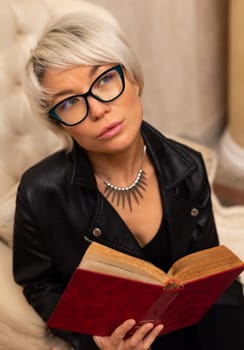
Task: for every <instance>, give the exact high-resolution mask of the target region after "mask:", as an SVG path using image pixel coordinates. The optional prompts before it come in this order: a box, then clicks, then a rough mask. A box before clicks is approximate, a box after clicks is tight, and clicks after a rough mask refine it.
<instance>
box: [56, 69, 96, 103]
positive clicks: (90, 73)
mask: <svg viewBox="0 0 244 350" xmlns="http://www.w3.org/2000/svg"><path fill="white" fill-rule="evenodd" d="M100 67H101V65H96V66H92V67H91V69H90V71H89V73H88V76H89V77H93V76H94V74H95V73H96V72H97V70H98V69H99V68H100ZM74 93H75V91H74V90H72V89H67V90H61V91H58V92H57V93H55V94H53V95H52V100H53V101H54V100H55V99H56V98H58V97H60V96H64V95H72V94H74Z"/></svg>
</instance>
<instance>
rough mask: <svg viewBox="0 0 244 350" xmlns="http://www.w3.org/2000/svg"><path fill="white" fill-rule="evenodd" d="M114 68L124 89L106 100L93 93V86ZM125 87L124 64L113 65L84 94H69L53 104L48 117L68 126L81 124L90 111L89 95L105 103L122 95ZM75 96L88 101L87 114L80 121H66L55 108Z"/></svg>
mask: <svg viewBox="0 0 244 350" xmlns="http://www.w3.org/2000/svg"><path fill="white" fill-rule="evenodd" d="M112 70H116V71H117V72H118V73H119V76H120V79H121V82H122V89H121V91H120V93H119V94H118V95H117V96H115V97H113V98H112V99H110V100H104V99H102V98H101V97H99V96H96V95H94V94H93V93H92V88H93V87H94V85H95V84H96V82H97V81H98V80H99V79H101V77H102V76H103V75H105V74H107V73H109V72H110V71H112ZM124 89H125V78H124V72H123V68H122V66H121V65H120V64H118V65H116V66H113V67H111V68H109V69H108V70H106V71H104V72H103V73H101V74H100V75H99V76H98V77H97V78H96V79H95V80H94V81H93V83H92V84H91V86H90V88H89V90H88V91H87V92H86V93H84V94H79V95H72V96H69V97H67V98H65V99H64V100H62V101H59V102H58V103H57V104H56V105H55V106H53V107H52V108H51V109H50V110H49V111H48V117H49V118H50V119H53V120H55V121H56V122H58V123H61V124H64V125H66V126H75V125H77V124H80V123H81V122H83V120H85V119H86V117H87V116H88V113H89V103H88V100H87V97H88V96H92V97H93V98H95V99H96V100H98V101H101V102H105V103H106V102H112V101H114V100H116V99H117V98H118V97H119V96H120V95H122V93H123V92H124ZM73 97H83V98H84V100H85V103H86V110H87V112H86V115H85V116H84V117H83V118H82V119H81V120H80V121H78V122H76V123H72V124H70V123H66V122H65V121H63V120H62V119H61V118H60V117H59V116H58V115H57V114H56V113H55V109H56V108H57V107H58V106H59V105H61V104H62V103H64V101H66V100H69V99H70V98H73Z"/></svg>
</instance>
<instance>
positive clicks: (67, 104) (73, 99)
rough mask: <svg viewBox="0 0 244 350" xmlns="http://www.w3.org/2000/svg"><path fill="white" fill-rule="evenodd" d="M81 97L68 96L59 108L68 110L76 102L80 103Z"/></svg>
mask: <svg viewBox="0 0 244 350" xmlns="http://www.w3.org/2000/svg"><path fill="white" fill-rule="evenodd" d="M79 101H80V99H79V97H77V96H74V97H70V98H67V99H66V100H65V101H63V102H62V103H61V104H60V105H59V108H60V109H62V110H67V109H69V108H71V107H73V106H74V105H75V104H77V103H79Z"/></svg>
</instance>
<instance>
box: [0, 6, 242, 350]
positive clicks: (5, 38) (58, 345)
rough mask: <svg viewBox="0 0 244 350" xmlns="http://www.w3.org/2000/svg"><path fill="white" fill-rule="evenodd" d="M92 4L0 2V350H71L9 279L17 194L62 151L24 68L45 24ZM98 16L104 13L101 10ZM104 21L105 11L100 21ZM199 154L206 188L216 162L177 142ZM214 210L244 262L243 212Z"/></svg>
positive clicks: (222, 233) (225, 239) (225, 237)
mask: <svg viewBox="0 0 244 350" xmlns="http://www.w3.org/2000/svg"><path fill="white" fill-rule="evenodd" d="M81 8H86V9H87V11H97V10H98V9H97V7H96V6H95V5H94V4H91V3H87V2H83V1H81V0H69V1H65V0H64V1H61V0H35V1H29V0H1V2H0V29H1V30H0V115H1V124H0V149H1V155H0V178H1V182H0V199H1V200H0V285H1V290H0V350H22V349H25V350H35V349H36V350H37V349H38V350H47V349H51V347H52V346H55V349H56V350H65V349H69V346H68V344H66V343H65V342H63V341H62V340H60V339H58V338H56V337H53V336H50V334H48V333H47V332H46V329H45V325H44V323H43V321H42V320H41V319H40V318H39V316H38V315H37V314H36V313H35V311H34V310H33V309H32V308H31V306H30V305H28V304H27V302H26V300H25V298H24V296H23V294H22V290H21V287H20V286H18V285H16V284H15V282H14V280H13V276H12V238H13V237H12V227H13V215H14V207H15V194H16V188H17V185H18V182H19V179H20V176H21V174H22V173H23V171H24V170H25V169H27V168H28V167H30V166H31V165H32V164H34V163H36V162H37V161H39V160H40V159H41V158H43V157H45V156H46V155H48V154H50V153H51V152H54V151H55V150H57V149H60V148H62V143H61V141H60V140H59V139H58V138H57V137H56V136H55V135H54V134H53V133H52V132H51V131H49V130H47V129H46V128H44V126H42V123H41V122H40V121H38V120H37V119H36V118H35V116H34V115H33V113H32V112H31V110H30V107H29V104H28V101H27V99H26V96H25V95H24V92H23V89H22V83H21V81H22V77H23V74H24V65H25V63H26V60H27V57H28V55H29V51H30V49H31V48H32V47H33V45H34V44H35V42H36V40H37V38H38V37H39V35H40V33H41V31H42V30H43V28H44V26H45V24H46V23H47V22H48V20H49V19H50V18H51V17H53V16H57V15H60V14H62V13H66V12H68V11H75V10H79V9H81ZM99 11H100V14H101V11H102V12H103V10H101V9H99ZM106 15H107V12H106V10H104V16H106ZM180 141H183V142H184V143H187V144H189V145H190V146H193V147H194V148H196V149H198V150H199V151H200V152H202V154H203V156H204V158H205V161H206V165H207V169H208V175H209V179H210V182H211V183H212V182H213V179H214V176H215V171H216V166H217V160H216V155H215V153H214V152H213V151H212V150H209V149H208V148H206V147H203V146H201V145H198V144H192V143H191V142H189V141H186V140H183V139H181V140H180ZM213 205H214V212H215V218H216V223H217V228H218V230H219V235H220V241H221V243H224V244H226V245H227V246H229V247H230V248H231V249H233V250H234V251H236V252H237V253H238V254H239V256H240V257H241V258H242V259H244V245H243V239H244V237H243V235H244V232H243V231H244V230H243V228H244V208H243V207H232V208H223V207H222V206H221V204H220V203H219V201H218V199H217V198H216V196H215V195H214V193H213Z"/></svg>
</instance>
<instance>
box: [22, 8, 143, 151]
mask: <svg viewBox="0 0 244 350" xmlns="http://www.w3.org/2000/svg"><path fill="white" fill-rule="evenodd" d="M109 63H119V64H121V65H122V66H124V68H125V69H126V71H127V73H128V75H129V77H130V79H131V80H132V81H136V82H137V83H138V85H139V91H140V94H141V93H142V90H143V75H142V71H141V66H140V64H139V62H138V59H137V57H136V55H135V54H134V52H133V51H132V50H131V48H130V46H129V45H128V43H127V41H126V39H125V37H124V34H123V32H122V30H121V28H120V26H119V24H118V22H117V21H116V20H115V18H114V17H113V16H112V15H110V14H109V13H108V16H104V15H102V16H101V15H99V13H97V12H95V13H94V11H93V12H88V11H84V12H77V13H69V14H67V15H64V16H62V17H60V18H59V19H57V20H56V21H55V22H52V23H50V24H49V25H48V27H47V28H46V30H45V32H44V33H43V35H42V36H41V38H40V40H39V41H38V43H37V45H36V47H35V48H34V49H33V50H32V53H31V57H30V59H29V61H28V63H27V67H26V73H27V74H26V77H25V82H24V85H25V90H26V93H27V96H28V98H29V101H30V103H31V106H32V107H33V109H34V110H35V111H36V112H37V113H38V115H40V116H41V117H42V119H44V120H45V121H46V122H47V123H48V124H49V127H51V128H52V129H53V130H54V131H55V132H56V133H58V134H59V135H60V136H64V137H66V138H67V140H68V139H69V137H68V135H67V133H66V132H65V130H64V129H63V128H62V127H61V126H60V125H58V124H57V123H55V122H53V121H51V120H50V119H49V118H47V112H48V103H47V102H48V96H49V93H48V91H46V90H45V89H44V88H43V86H42V79H43V77H44V75H45V73H46V72H47V71H48V70H52V69H62V68H64V69H66V68H67V67H72V66H79V65H103V64H109ZM64 133H65V134H66V135H64ZM61 134H63V135H61ZM70 141H71V140H68V143H69V145H70Z"/></svg>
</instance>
